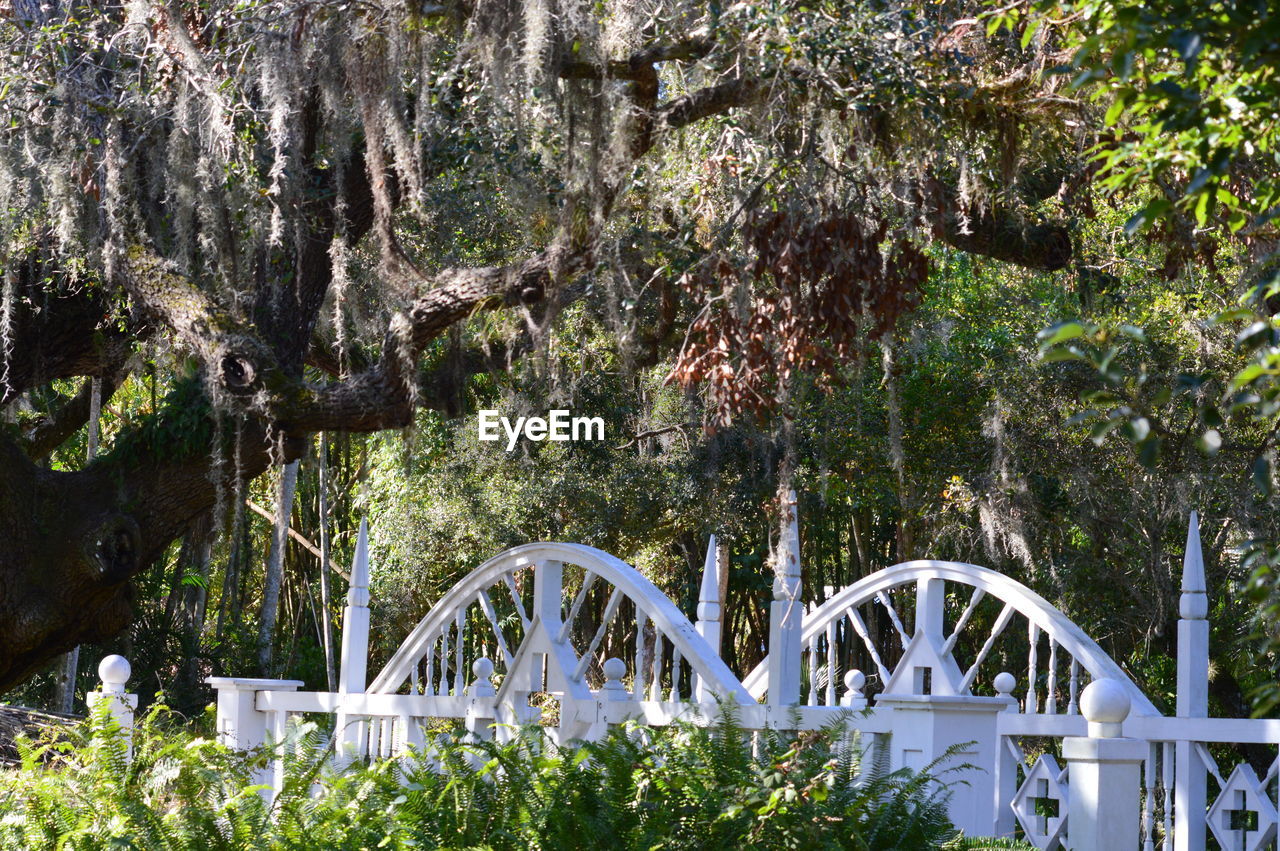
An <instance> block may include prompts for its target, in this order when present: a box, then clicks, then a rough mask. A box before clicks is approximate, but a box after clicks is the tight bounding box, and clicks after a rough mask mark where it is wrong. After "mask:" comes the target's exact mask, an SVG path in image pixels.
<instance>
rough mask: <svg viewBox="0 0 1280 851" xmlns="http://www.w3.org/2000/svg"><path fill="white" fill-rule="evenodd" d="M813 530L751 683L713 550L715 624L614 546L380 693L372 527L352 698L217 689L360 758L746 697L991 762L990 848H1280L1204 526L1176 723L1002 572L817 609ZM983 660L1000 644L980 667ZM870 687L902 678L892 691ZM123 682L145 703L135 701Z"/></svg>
mask: <svg viewBox="0 0 1280 851" xmlns="http://www.w3.org/2000/svg"><path fill="white" fill-rule="evenodd" d="M791 518H792V520H791V524H790V534H789V535H788V536H786V539H785V540H784V542H783V544H784V569H783V570H782V571H781V572H780V576H779V579H778V580H777V582H775V585H774V588H773V595H774V600H773V602H772V605H771V609H770V649H771V651H772V652H770V654H769V655H768V656H767V657H766V658H765V660H764V661H763V662H762V663H761V664H760V665H759V667H757V668H756V669H755V670H754V671H752V672H751V673H750V674H749V675H748V676H747V677H746V678H745V679H743V680H739V679H738V678H737V677H735V676H734V675H733V673H732V672H731V671H730V670H729V668H728V667H727V666H726V665H725V664H724V662H723V661H722V660H721V658H720V656H719V652H718V651H719V646H720V616H721V600H720V596H719V593H720V592H719V589H720V587H721V583H720V578H721V572H722V571H723V570H724V563H725V559H724V558H723V555H724V554H723V553H722V552H721V551H720V550H719V549H718V547H717V545H716V542H715V540H714V538H713V539H712V541H711V545H710V546H709V548H708V553H707V562H706V567H705V570H704V576H703V582H702V590H701V593H700V595H699V596H700V599H699V603H698V609H697V621H696V622H690V621H689V619H688V618H686V617H685V616H684V614H682V613H681V612H680V610H679V609H678V608H677V607H676V606H675V604H674V603H672V601H671V600H670V599H669V598H668V597H667V596H666V595H664V594H663V593H662V592H660V591H659V590H658V589H657V588H656V587H654V586H653V585H652V583H650V582H649V581H648V580H646V579H645V578H644V576H643V575H641V574H640V573H639V572H638V571H636V570H635V569H634V568H632V567H630V566H629V565H627V564H625V563H623V562H621V561H619V560H618V559H616V558H614V557H613V556H610V555H608V554H607V553H603V552H600V551H599V550H595V549H593V548H591V547H585V546H581V545H576V544H559V543H539V544H528V545H525V546H521V547H516V548H514V549H512V550H508V551H507V552H505V553H502V554H500V555H498V556H496V557H495V558H493V559H490V560H489V561H487V562H485V563H484V564H483V565H481V566H480V567H478V568H476V570H475V571H473V572H472V573H471V574H470V575H469V576H467V577H466V578H465V579H464V580H463V581H461V582H459V583H458V584H457V585H456V586H454V587H453V588H452V589H450V591H449V592H448V593H447V594H445V596H444V597H443V598H442V599H441V600H440V602H439V603H437V604H436V605H435V606H434V607H433V608H432V610H431V611H430V613H428V615H427V616H426V617H425V618H424V619H423V620H422V621H421V622H420V623H419V624H418V626H417V627H416V628H415V629H414V630H413V631H412V632H411V633H410V634H409V636H408V637H407V638H406V640H405V641H404V643H403V644H402V645H401V647H400V649H399V650H398V651H397V652H396V653H395V655H394V656H393V657H392V658H391V660H390V661H389V662H388V663H387V665H386V667H385V668H383V670H382V671H381V672H379V673H378V675H377V676H375V677H374V678H373V679H372V681H368V678H367V676H366V660H367V651H368V627H369V616H368V608H367V607H368V581H369V556H368V540H367V532H366V529H365V528H364V526H363V525H362V527H361V531H360V538H359V544H358V546H357V554H356V558H355V563H354V565H353V569H352V576H351V588H350V591H349V593H348V597H347V606H346V611H345V614H344V626H343V638H342V675H341V681H340V688H339V691H338V692H336V693H330V692H303V691H299V689H300V688H301V687H302V685H303V683H301V682H299V681H296V680H261V679H244V678H233V677H215V678H211V679H210V680H209V683H210V684H211V685H213V686H214V687H215V688H216V689H217V691H218V732H219V736H220V738H221V740H222V741H223V742H224V743H225V744H227V745H230V746H232V747H237V748H250V747H255V746H258V745H261V744H264V743H267V742H271V741H280V740H283V738H284V736H285V733H286V731H287V729H288V725H289V723H290V718H291V717H292V716H294V715H297V714H299V713H304V712H306V713H316V712H320V713H329V714H332V715H334V716H336V718H335V729H336V731H337V732H336V739H337V748H336V759H338V760H339V761H343V762H345V761H348V760H352V759H366V758H370V757H397V756H401V755H404V754H407V753H409V752H410V751H413V752H415V753H419V754H424V755H426V758H430V757H429V755H430V749H431V742H428V741H425V740H424V739H425V734H424V732H423V730H424V727H425V726H427V725H428V723H429V722H431V721H433V720H436V719H455V720H456V721H458V722H460V723H462V724H464V725H465V727H466V729H467V730H468V731H469V732H470V734H471V735H473V736H477V737H488V736H493V735H497V736H499V737H501V736H504V735H509V734H510V732H509V731H510V730H511V729H513V728H514V726H515V725H520V724H530V723H540V722H542V718H543V714H544V713H543V708H541V707H548V706H550V707H553V708H554V712H555V713H556V715H553V716H549V717H554V718H556V720H555V723H554V724H550V723H547V724H545V725H544V729H545V732H546V734H547V735H548V736H549V737H550V738H552V739H553V740H556V741H567V740H571V739H594V738H598V737H600V736H602V735H603V734H604V733H605V731H606V730H607V728H608V727H609V725H615V724H620V723H623V722H625V721H627V720H633V719H634V720H638V721H640V722H642V723H644V724H649V725H655V726H660V725H666V724H670V723H671V722H672V721H673V720H674V719H686V720H688V721H690V722H693V723H711V722H712V721H713V720H714V719H715V718H716V717H717V715H718V713H719V711H720V706H721V705H722V702H724V701H730V702H733V703H734V704H736V706H735V711H736V713H737V715H738V718H739V721H740V723H741V724H742V726H743V727H745V728H747V729H755V730H763V729H766V728H773V729H783V730H788V729H817V728H820V727H824V726H827V725H828V724H830V723H831V722H832V721H833V720H834V719H835V718H836V717H837V716H841V717H848V718H849V720H851V721H852V724H853V726H854V728H855V729H857V730H858V731H860V733H861V738H862V741H863V742H864V743H865V744H866V745H867V746H868V747H871V748H883V749H887V757H888V761H889V764H890V766H891V767H892V768H899V767H904V766H905V767H911V768H921V767H924V766H926V765H928V764H929V763H931V762H933V761H934V760H935V759H937V758H938V757H940V756H942V755H943V754H945V753H946V752H947V751H948V750H950V749H953V748H956V747H957V746H961V747H960V753H959V755H958V757H957V761H958V762H963V763H966V764H969V765H971V766H973V767H972V768H971V769H968V770H966V771H965V772H964V774H963V776H962V777H961V778H960V779H962V780H963V781H965V783H964V784H961V785H957V786H955V787H953V789H954V791H953V795H952V799H951V815H952V818H953V821H954V822H955V823H956V824H957V826H959V827H962V828H964V829H965V831H966V832H967V833H968V834H969V835H986V836H1014V835H1020V836H1023V837H1024V838H1026V839H1027V840H1028V841H1029V842H1031V843H1032V844H1034V845H1036V846H1037V847H1039V848H1042V849H1056V848H1070V849H1108V851H1112V850H1113V849H1130V848H1134V849H1136V848H1142V849H1144V851H1155V849H1157V848H1159V849H1166V851H1170V850H1171V849H1178V851H1191V849H1203V848H1206V847H1207V846H1208V843H1209V842H1211V841H1213V842H1216V843H1217V844H1218V846H1219V847H1221V848H1223V849H1248V851H1253V849H1261V848H1271V847H1274V846H1275V841H1276V824H1277V813H1276V804H1275V800H1276V799H1275V796H1274V793H1273V790H1274V789H1275V787H1276V781H1277V771H1278V770H1280V761H1276V760H1273V761H1272V762H1271V765H1270V767H1269V769H1268V770H1267V771H1266V773H1265V774H1264V776H1263V777H1261V778H1259V777H1258V776H1257V774H1256V773H1255V772H1254V770H1253V769H1252V768H1251V767H1250V766H1249V765H1248V764H1245V763H1242V764H1240V765H1237V766H1236V767H1235V768H1234V769H1233V770H1232V771H1231V772H1230V773H1229V775H1228V776H1226V777H1224V776H1223V773H1222V772H1221V771H1220V770H1219V767H1218V764H1217V763H1216V762H1215V760H1214V758H1213V756H1212V753H1211V748H1212V746H1213V745H1215V744H1218V743H1257V744H1265V745H1269V746H1276V745H1278V744H1280V720H1252V719H1219V718H1208V717H1206V716H1207V714H1208V713H1207V709H1208V700H1207V694H1208V622H1207V620H1206V617H1207V613H1208V602H1207V599H1206V596H1205V585H1204V567H1203V562H1202V559H1201V553H1200V543H1199V532H1198V528H1197V523H1196V518H1195V515H1194V514H1193V515H1192V518H1191V523H1190V527H1189V530H1188V536H1187V550H1186V557H1185V561H1184V568H1183V577H1182V603H1181V612H1180V614H1181V621H1180V623H1179V628H1178V694H1177V714H1176V716H1174V717H1166V716H1162V715H1161V714H1160V713H1159V712H1158V711H1157V709H1156V708H1155V706H1153V705H1152V703H1151V702H1150V701H1149V700H1148V699H1147V698H1146V696H1145V695H1143V694H1142V693H1141V691H1140V690H1139V689H1138V688H1137V687H1136V686H1135V685H1134V684H1133V683H1132V681H1130V680H1129V679H1128V677H1127V676H1126V675H1125V673H1124V672H1123V670H1122V669H1121V668H1120V667H1119V666H1118V665H1117V664H1116V663H1115V662H1114V661H1113V660H1112V659H1110V658H1109V657H1108V656H1107V655H1106V653H1104V652H1103V651H1102V650H1101V648H1099V647H1098V645H1097V644H1095V643H1094V642H1093V641H1092V640H1091V639H1090V638H1089V637H1088V636H1087V635H1085V634H1084V632H1083V631H1081V630H1080V628H1079V627H1077V626H1076V625H1075V624H1074V623H1072V622H1071V621H1070V620H1069V619H1068V618H1067V617H1066V616H1065V615H1063V614H1062V613H1061V612H1059V611H1057V610H1056V609H1055V608H1053V607H1052V606H1051V605H1050V604H1049V603H1048V602H1047V601H1045V600H1044V599H1043V598H1041V597H1039V596H1038V595H1037V594H1035V593H1034V592H1032V591H1031V590H1030V589H1028V588H1026V587H1025V586H1023V585H1021V584H1019V583H1017V582H1015V581H1014V580H1012V579H1010V578H1009V577H1007V576H1003V575H1001V574H999V573H996V572H994V571H991V570H988V569H985V568H981V567H976V566H973V565H965V564H956V563H950V562H936V561H916V562H909V563H907V564H901V565H897V566H895V567H891V568H888V569H886V570H883V571H880V572H878V573H876V574H873V575H871V576H868V577H866V578H864V579H862V580H860V581H859V582H857V583H855V584H854V585H852V586H849V587H847V588H843V589H840V590H839V591H836V592H835V593H834V594H831V595H830V596H829V597H828V599H827V600H826V601H825V602H823V603H822V604H821V605H818V606H815V607H812V608H811V609H810V610H809V611H805V610H804V607H803V606H802V605H801V603H800V565H799V559H798V553H799V537H798V532H797V528H798V527H797V524H796V523H795V514H794V497H793V499H792V506H791ZM908 621H910V622H911V623H912V626H911V628H910V629H908V627H907V626H906V623H907V622H908ZM876 624H879V628H878V629H877V628H876ZM969 633H972V640H968V639H966V640H965V641H961V640H960V639H961V638H962V637H963V636H966V635H967V634H969ZM885 635H887V636H888V637H889V639H890V640H889V641H887V642H886V641H885V640H883V636H885ZM979 641H980V643H979ZM962 647H971V648H972V647H977V648H978V649H977V650H971V651H969V653H970V655H969V657H968V658H963V659H962V658H958V655H957V654H960V653H962V651H961V648H962ZM1006 659H1018V660H1023V661H1025V664H1026V671H1025V673H1024V675H1023V679H1021V681H1020V680H1019V678H1018V677H1016V676H1014V675H1013V674H1012V673H1010V672H1007V671H1001V670H999V668H1000V663H1001V661H1002V660H1006ZM121 661H123V660H121ZM859 661H860V662H861V663H862V664H863V666H864V667H865V668H866V669H867V671H868V673H865V674H864V673H863V671H862V670H861V669H859V668H858V667H856V666H855V664H854V663H855V662H859ZM104 672H105V668H104ZM108 673H110V674H111V676H112V677H113V678H115V679H116V680H119V679H120V677H119V671H118V670H115V669H113V670H112V671H110V672H108ZM126 675H127V674H126ZM495 679H497V682H496V683H495ZM868 683H875V684H877V685H878V686H879V689H878V693H877V694H876V695H875V696H874V698H873V699H871V700H868V698H867V697H866V696H865V694H864V691H865V690H869V688H868ZM114 687H115V688H116V689H117V703H118V704H119V705H120V706H121V707H122V711H124V710H125V709H127V704H126V701H127V697H128V696H127V695H122V694H120V692H122V688H121V687H119V686H118V685H117V686H114ZM531 701H532V702H531ZM851 710H854V711H853V712H851ZM1029 753H1031V754H1034V755H1035V759H1034V760H1031V759H1029V758H1028V754H1029ZM1055 754H1060V755H1061V762H1060V761H1059V758H1058V757H1057V756H1055ZM281 771H282V766H281V764H280V763H276V764H275V765H274V766H273V767H271V768H269V769H267V770H266V771H265V772H264V776H263V777H262V781H263V782H264V783H270V784H272V785H273V787H274V788H279V784H280V782H281ZM1211 792H1212V794H1211Z"/></svg>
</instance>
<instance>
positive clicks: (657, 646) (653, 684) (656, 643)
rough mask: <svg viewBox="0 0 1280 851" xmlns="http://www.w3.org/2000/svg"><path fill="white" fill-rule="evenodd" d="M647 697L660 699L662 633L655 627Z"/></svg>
mask: <svg viewBox="0 0 1280 851" xmlns="http://www.w3.org/2000/svg"><path fill="white" fill-rule="evenodd" d="M655 627H656V624H655ZM649 699H650V700H662V633H661V632H659V631H658V630H657V629H654V633H653V679H652V680H651V681H650V684H649Z"/></svg>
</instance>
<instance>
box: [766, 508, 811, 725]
mask: <svg viewBox="0 0 1280 851" xmlns="http://www.w3.org/2000/svg"><path fill="white" fill-rule="evenodd" d="M800 587H801V586H800V520H799V513H798V511H797V509H796V492H795V491H793V490H791V491H787V496H786V499H784V500H783V501H782V538H781V540H780V541H779V544H778V564H777V566H776V573H775V575H774V580H773V603H771V604H770V606H769V703H771V704H775V705H794V704H796V703H799V702H800V659H801V656H800V653H801V650H800V638H801V635H800V633H801V629H802V628H803V619H804V606H803V604H802V603H801V602H800Z"/></svg>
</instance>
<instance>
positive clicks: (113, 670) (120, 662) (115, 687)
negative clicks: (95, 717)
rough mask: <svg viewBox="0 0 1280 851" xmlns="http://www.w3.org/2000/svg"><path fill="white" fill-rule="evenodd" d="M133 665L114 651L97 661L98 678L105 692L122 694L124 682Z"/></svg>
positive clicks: (127, 679)
mask: <svg viewBox="0 0 1280 851" xmlns="http://www.w3.org/2000/svg"><path fill="white" fill-rule="evenodd" d="M132 673H133V666H132V665H130V664H129V660H128V659H126V658H124V657H123V656H120V655H117V654H115V653H113V654H111V655H110V656H107V657H105V658H104V659H103V660H102V661H101V662H99V663H98V679H100V680H102V691H103V692H104V693H105V694H124V684H125V683H127V682H129V675H130V674H132Z"/></svg>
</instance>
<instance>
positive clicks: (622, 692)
mask: <svg viewBox="0 0 1280 851" xmlns="http://www.w3.org/2000/svg"><path fill="white" fill-rule="evenodd" d="M626 674H627V663H626V662H624V661H622V660H621V659H619V658H618V657H616V656H610V657H609V658H608V659H605V660H604V688H603V691H604V696H605V700H627V699H628V698H630V697H631V693H630V692H629V691H627V689H626V687H625V686H623V684H622V678H623V677H624V676H626Z"/></svg>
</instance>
